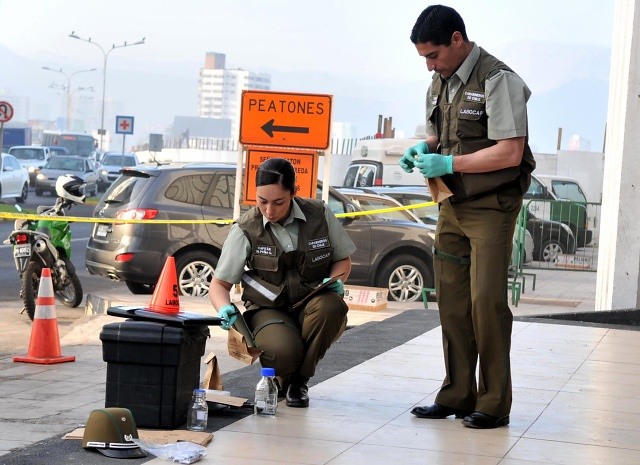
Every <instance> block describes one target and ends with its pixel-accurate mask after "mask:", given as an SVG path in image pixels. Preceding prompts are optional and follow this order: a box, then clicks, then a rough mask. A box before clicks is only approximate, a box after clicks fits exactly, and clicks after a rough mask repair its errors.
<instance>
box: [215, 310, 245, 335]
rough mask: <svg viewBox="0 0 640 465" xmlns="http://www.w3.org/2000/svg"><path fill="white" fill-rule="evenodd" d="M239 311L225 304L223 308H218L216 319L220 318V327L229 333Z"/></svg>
mask: <svg viewBox="0 0 640 465" xmlns="http://www.w3.org/2000/svg"><path fill="white" fill-rule="evenodd" d="M239 313H240V310H238V307H236V306H235V305H234V304H227V305H225V306H223V307H220V310H218V318H222V323H220V327H221V328H222V329H225V330H227V331H229V328H231V327H232V326H233V325H234V323H235V322H236V320H237V319H238V314H239Z"/></svg>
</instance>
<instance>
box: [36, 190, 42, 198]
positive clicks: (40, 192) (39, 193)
mask: <svg viewBox="0 0 640 465" xmlns="http://www.w3.org/2000/svg"><path fill="white" fill-rule="evenodd" d="M36 195H37V196H38V197H40V196H42V189H38V188H36Z"/></svg>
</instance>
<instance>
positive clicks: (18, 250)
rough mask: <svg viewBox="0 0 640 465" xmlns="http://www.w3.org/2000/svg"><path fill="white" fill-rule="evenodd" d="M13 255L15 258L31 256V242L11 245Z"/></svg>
mask: <svg viewBox="0 0 640 465" xmlns="http://www.w3.org/2000/svg"><path fill="white" fill-rule="evenodd" d="M13 256H14V257H15V258H24V257H30V256H31V244H22V245H16V246H14V247H13Z"/></svg>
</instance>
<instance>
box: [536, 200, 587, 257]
mask: <svg viewBox="0 0 640 465" xmlns="http://www.w3.org/2000/svg"><path fill="white" fill-rule="evenodd" d="M527 230H528V231H529V232H530V233H531V235H532V236H533V259H534V260H538V261H541V262H555V261H556V260H557V259H558V255H560V254H573V253H576V238H575V236H574V235H573V231H571V228H570V227H569V226H567V225H566V224H564V223H561V222H560V221H552V220H545V219H542V218H538V217H537V216H535V215H534V214H533V213H531V212H529V213H528V214H527Z"/></svg>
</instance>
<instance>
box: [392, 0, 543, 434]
mask: <svg viewBox="0 0 640 465" xmlns="http://www.w3.org/2000/svg"><path fill="white" fill-rule="evenodd" d="M410 38H411V42H413V44H414V45H415V47H416V49H417V51H418V54H419V55H420V56H421V57H424V59H425V61H426V65H427V69H428V70H429V71H430V72H434V74H433V78H432V81H431V85H430V87H429V90H428V93H427V101H426V116H427V121H426V122H427V138H426V140H425V141H424V142H421V143H419V144H417V145H416V146H414V147H411V148H409V149H407V151H406V152H405V154H404V156H403V157H402V158H401V160H400V166H401V167H402V168H403V169H404V170H405V171H407V172H411V171H412V170H413V169H414V168H415V169H418V170H419V171H420V172H421V173H422V174H423V175H424V176H425V178H435V177H441V179H442V180H443V181H444V183H445V184H446V185H447V187H448V188H449V190H450V191H451V192H452V194H453V195H452V196H451V197H449V198H447V199H445V200H444V201H442V202H441V203H440V215H439V219H438V225H437V229H436V240H435V247H434V262H435V263H434V269H435V286H436V295H437V299H438V306H439V308H440V319H441V323H442V339H443V349H444V360H445V368H446V376H445V379H444V381H443V384H442V386H441V388H440V391H439V392H438V394H437V396H436V399H435V403H434V404H432V405H426V406H419V407H415V408H414V409H413V410H412V411H411V413H413V414H414V415H416V416H417V417H420V418H446V417H448V416H451V415H455V416H456V417H457V418H462V419H463V420H462V424H463V425H464V426H467V427H470V428H496V427H499V426H506V425H508V424H509V412H510V409H511V367H510V356H509V353H510V349H511V331H512V325H513V315H512V313H511V310H510V308H509V305H508V300H507V295H508V293H507V280H508V267H509V261H510V258H511V247H512V238H513V232H514V229H515V224H516V219H517V216H518V213H519V211H520V208H521V206H522V197H523V194H524V193H525V192H526V191H527V188H528V186H529V182H530V180H531V175H530V173H531V172H532V171H533V169H534V168H535V161H534V159H533V154H532V153H531V149H530V148H529V145H528V142H527V141H528V132H527V107H526V104H527V100H528V99H529V96H530V95H531V92H530V91H529V89H528V87H527V85H526V84H525V83H524V81H523V80H522V79H521V78H520V77H519V76H518V75H517V74H516V73H515V72H513V71H512V70H511V69H510V68H509V67H508V66H507V65H505V64H504V63H502V62H501V61H500V60H498V59H497V58H495V57H493V56H491V55H490V54H489V53H487V52H486V51H485V50H483V49H482V48H480V47H478V45H476V44H475V43H474V42H470V41H469V39H468V38H467V33H466V29H465V24H464V21H463V20H462V17H461V16H460V15H459V14H458V12H456V11H455V10H454V9H453V8H450V7H447V6H443V5H432V6H429V7H427V8H426V9H425V10H424V11H423V12H422V13H421V14H420V16H419V17H418V19H417V21H416V23H415V26H414V27H413V30H412V31H411V37H410ZM478 360H479V379H478V380H477V381H476V375H475V373H476V366H477V364H478Z"/></svg>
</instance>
